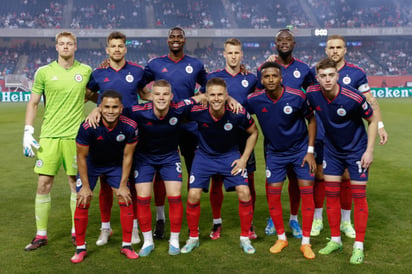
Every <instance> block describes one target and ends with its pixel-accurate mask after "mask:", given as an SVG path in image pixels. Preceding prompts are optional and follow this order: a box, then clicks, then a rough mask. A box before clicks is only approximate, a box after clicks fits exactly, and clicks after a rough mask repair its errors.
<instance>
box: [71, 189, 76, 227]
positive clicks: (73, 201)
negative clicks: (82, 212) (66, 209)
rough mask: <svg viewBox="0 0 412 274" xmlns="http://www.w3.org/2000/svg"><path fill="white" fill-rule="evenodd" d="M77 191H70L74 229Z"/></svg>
mask: <svg viewBox="0 0 412 274" xmlns="http://www.w3.org/2000/svg"><path fill="white" fill-rule="evenodd" d="M76 204H77V193H76V192H71V193H70V211H71V213H72V231H73V230H74V212H75V211H76Z"/></svg>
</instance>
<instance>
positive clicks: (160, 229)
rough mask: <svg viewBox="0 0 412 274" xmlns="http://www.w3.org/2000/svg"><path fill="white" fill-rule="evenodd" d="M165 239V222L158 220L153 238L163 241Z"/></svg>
mask: <svg viewBox="0 0 412 274" xmlns="http://www.w3.org/2000/svg"><path fill="white" fill-rule="evenodd" d="M164 237H165V220H157V221H156V228H155V231H154V232H153V238H155V239H158V240H162V239H164Z"/></svg>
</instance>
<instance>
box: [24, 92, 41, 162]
mask: <svg viewBox="0 0 412 274" xmlns="http://www.w3.org/2000/svg"><path fill="white" fill-rule="evenodd" d="M40 100H41V95H39V94H37V93H34V92H32V93H31V96H30V100H29V102H28V103H27V108H26V118H25V123H24V124H25V126H24V135H23V153H24V156H26V157H34V156H35V153H34V151H33V147H34V148H36V149H39V148H40V145H39V143H38V142H37V141H36V140H35V139H34V137H33V134H34V127H33V125H34V120H35V119H36V115H37V110H38V108H39V103H40Z"/></svg>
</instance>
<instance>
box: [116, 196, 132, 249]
mask: <svg viewBox="0 0 412 274" xmlns="http://www.w3.org/2000/svg"><path fill="white" fill-rule="evenodd" d="M119 206H120V223H121V224H122V232H123V242H125V243H130V242H132V231H133V204H132V203H130V204H129V205H126V203H119Z"/></svg>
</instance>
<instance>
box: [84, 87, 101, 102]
mask: <svg viewBox="0 0 412 274" xmlns="http://www.w3.org/2000/svg"><path fill="white" fill-rule="evenodd" d="M98 98H99V94H98V93H97V92H93V91H91V90H90V89H88V88H86V98H85V101H84V102H85V103H87V102H88V101H92V102H94V103H97V99H98Z"/></svg>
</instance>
